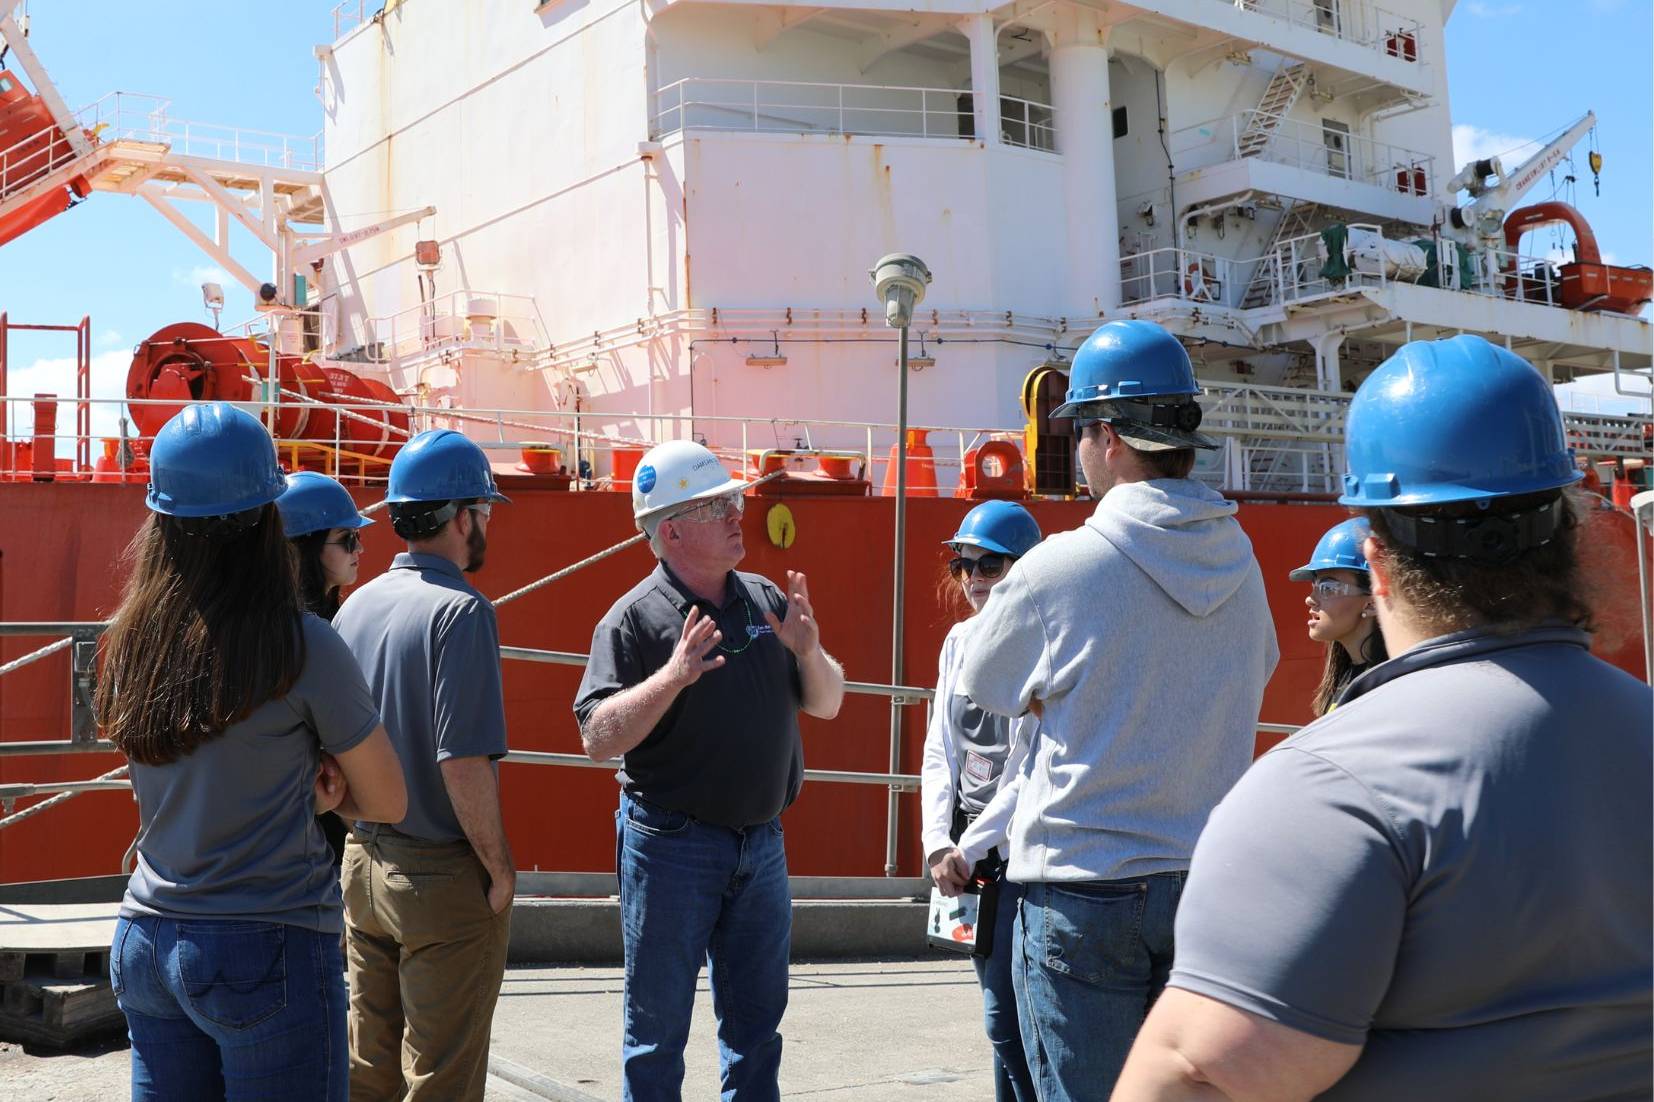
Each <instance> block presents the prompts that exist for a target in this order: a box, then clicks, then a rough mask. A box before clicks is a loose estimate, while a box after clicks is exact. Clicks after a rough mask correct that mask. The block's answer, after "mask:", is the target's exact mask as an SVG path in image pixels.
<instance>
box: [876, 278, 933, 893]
mask: <svg viewBox="0 0 1654 1102" xmlns="http://www.w3.org/2000/svg"><path fill="white" fill-rule="evenodd" d="M867 274H868V275H869V276H870V277H871V278H872V280H873V293H874V294H876V295H877V296H878V298H879V301H880V302H882V303H884V323H885V324H886V325H888V326H890V327H891V328H892V329H895V330H896V331H897V333H898V337H897V357H896V377H897V387H896V552H895V554H896V560H895V564H894V570H893V573H894V575H895V586H894V592H893V593H892V594H891V609H890V683H891V684H892V685H900V684H902V602H903V599H904V597H905V595H906V588H907V587H906V581H907V572H906V571H905V570H904V569H903V567H904V565H905V559H906V555H907V327H908V325H909V324H911V323H912V321H913V308H914V307H915V306H917V305H919V303H921V302H923V301H924V298H925V287H926V286H927V285H928V284H929V283H930V269H929V268H927V267H925V262H924V261H923V260H920V259H919V258H918V257H916V256H914V255H912V254H911V253H890V254H889V255H887V256H883V257H880V258H879V261H878V263H876V264H874V265H873V269H872V270H871V271H870V272H868V273H867ZM902 708H903V702H902V701H901V700H899V699H893V700H892V701H891V702H890V771H891V772H892V773H894V772H896V771H897V768H898V767H899V766H900V765H901V744H902ZM888 799H889V807H888V809H887V811H886V814H885V851H884V874H885V875H886V876H895V875H896V799H897V790H896V789H894V788H892V789H891V790H890V795H889V797H888Z"/></svg>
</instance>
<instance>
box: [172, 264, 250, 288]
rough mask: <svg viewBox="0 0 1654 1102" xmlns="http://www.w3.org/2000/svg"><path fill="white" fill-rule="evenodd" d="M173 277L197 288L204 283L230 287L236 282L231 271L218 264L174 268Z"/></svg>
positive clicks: (175, 280) (176, 280)
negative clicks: (231, 276)
mask: <svg viewBox="0 0 1654 1102" xmlns="http://www.w3.org/2000/svg"><path fill="white" fill-rule="evenodd" d="M172 278H173V281H174V282H176V283H181V284H183V285H184V286H185V287H196V288H199V287H200V286H201V285H202V284H203V283H216V284H218V285H219V286H220V287H228V286H229V285H230V284H232V283H234V282H235V280H233V279H231V278H230V273H229V272H226V271H225V270H224V269H223V268H220V267H219V266H218V265H216V264H197V265H196V266H195V267H193V268H190V269H188V270H187V271H186V270H185V269H183V268H174V269H173V270H172Z"/></svg>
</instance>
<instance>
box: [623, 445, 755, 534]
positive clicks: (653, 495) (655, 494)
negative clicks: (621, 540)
mask: <svg viewBox="0 0 1654 1102" xmlns="http://www.w3.org/2000/svg"><path fill="white" fill-rule="evenodd" d="M746 485H747V484H746V483H745V482H743V481H741V480H740V479H738V478H731V477H729V472H728V471H726V470H724V465H723V464H722V463H720V462H718V457H717V456H715V455H713V454H712V453H711V452H710V451H708V450H707V449H706V448H704V447H702V446H701V445H699V444H697V443H695V442H694V441H693V440H668V441H667V442H666V443H664V444H656V445H655V446H654V447H652V448H650V449H649V451H648V452H647V453H645V455H644V456H643V459H642V461H641V462H640V463H638V466H637V472H636V473H635V474H634V475H633V476H632V519H633V520H634V521H636V522H637V525H638V527H639V528H642V527H643V524H644V522H645V521H648V520H653V519H656V518H663V515H664V514H665V513H666V512H667V511H668V510H670V509H674V508H676V507H678V506H680V505H683V504H685V503H687V502H691V501H702V500H705V499H706V498H710V497H723V496H724V495H725V494H734V493H740V492H741V491H742V490H744V489H746Z"/></svg>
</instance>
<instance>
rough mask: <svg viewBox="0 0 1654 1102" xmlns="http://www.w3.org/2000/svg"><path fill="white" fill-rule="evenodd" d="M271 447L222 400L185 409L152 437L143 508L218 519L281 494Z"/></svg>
mask: <svg viewBox="0 0 1654 1102" xmlns="http://www.w3.org/2000/svg"><path fill="white" fill-rule="evenodd" d="M286 488H287V483H286V482H285V481H284V480H283V479H282V477H281V466H280V465H279V464H278V463H277V462H276V444H275V441H273V440H271V439H270V434H269V433H268V432H266V431H264V426H263V425H261V424H259V421H258V418H256V417H254V416H252V415H251V414H249V413H245V412H243V411H241V410H239V409H237V408H236V407H234V406H232V405H230V404H229V403H228V402H207V403H205V404H203V405H192V406H185V407H184V408H183V409H182V410H180V411H179V412H178V413H177V414H175V415H174V416H173V418H172V419H171V420H170V421H168V422H167V423H166V424H165V425H162V426H161V431H160V432H158V433H156V434H155V443H154V444H153V445H152V446H151V447H150V449H149V493H148V495H146V496H145V498H144V504H146V505H148V506H149V507H150V508H151V509H152V510H154V511H155V512H157V513H165V514H166V515H167V516H171V517H222V516H230V515H231V514H234V513H241V512H245V511H247V510H248V509H256V508H258V507H259V506H260V505H267V504H269V503H270V502H272V501H274V500H276V498H278V497H280V496H281V492H282V490H284V489H286Z"/></svg>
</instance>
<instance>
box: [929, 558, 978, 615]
mask: <svg viewBox="0 0 1654 1102" xmlns="http://www.w3.org/2000/svg"><path fill="white" fill-rule="evenodd" d="M953 557H954V552H953V551H952V549H949V550H948V553H947V557H946V558H944V559H943V560H942V561H941V562H940V563H939V564H938V565H937V567H936V605H937V607H938V608H940V609H941V610H942V613H943V615H945V616H946V617H947V622H948V623H949V624H957V623H958V622H959V621H961V620H969V619H970V618H971V617H972V616H975V615H976V609H974V608H972V607H971V602H970V599H969V598H968V597H966V596H965V590H964V587H962V586H961V585H960V584H959V580H958V579H957V578H955V577H954V576H953V573H952V572H951V571H950V570H948V564H949V563H950V562H952V561H953Z"/></svg>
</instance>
